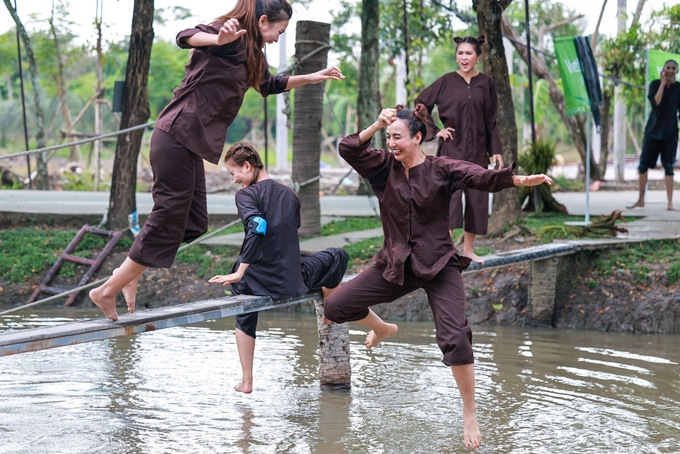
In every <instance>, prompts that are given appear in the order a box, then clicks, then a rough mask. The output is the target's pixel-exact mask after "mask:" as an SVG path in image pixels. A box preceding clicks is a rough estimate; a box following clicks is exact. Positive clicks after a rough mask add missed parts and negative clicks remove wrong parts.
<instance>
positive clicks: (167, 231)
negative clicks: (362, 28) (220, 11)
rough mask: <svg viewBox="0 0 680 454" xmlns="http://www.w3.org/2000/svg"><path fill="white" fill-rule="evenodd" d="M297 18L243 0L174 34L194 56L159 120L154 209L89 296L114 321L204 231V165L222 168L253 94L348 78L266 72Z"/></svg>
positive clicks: (271, 3) (278, 4)
mask: <svg viewBox="0 0 680 454" xmlns="http://www.w3.org/2000/svg"><path fill="white" fill-rule="evenodd" d="M292 12H293V10H292V8H291V6H290V4H289V3H288V2H287V1H286V0H255V1H253V0H239V1H238V3H237V4H236V6H235V7H234V9H233V10H231V11H230V12H228V13H227V14H225V15H223V16H220V17H218V18H217V19H215V20H214V21H213V22H212V23H210V24H208V25H198V26H196V27H195V28H192V29H188V30H184V31H182V32H180V33H179V34H178V35H177V44H178V45H179V46H180V47H182V48H187V49H189V48H190V49H193V51H192V52H191V58H190V60H189V63H188V64H187V65H186V75H185V77H184V79H183V80H182V83H181V85H180V87H179V88H177V89H176V90H175V96H174V98H173V99H172V101H170V103H169V104H168V105H167V106H166V107H165V109H163V111H162V112H161V113H160V115H159V116H158V120H157V121H156V128H155V130H154V133H153V136H152V138H151V150H150V153H149V157H150V160H151V167H152V170H153V175H154V185H153V189H152V195H153V199H154V207H153V210H152V211H151V213H150V214H149V217H148V218H147V220H146V223H145V224H144V226H143V228H142V231H141V232H140V234H139V235H138V236H137V238H136V239H135V242H134V243H133V245H132V247H131V248H130V251H129V253H128V256H127V258H126V259H125V261H124V262H123V263H122V264H121V265H120V267H118V268H116V269H115V270H114V272H113V275H112V276H111V278H110V279H109V280H108V281H106V282H105V283H104V284H103V285H102V286H100V287H98V288H95V289H93V290H91V291H90V299H91V300H92V301H93V302H94V303H95V304H96V305H97V306H98V307H99V308H100V309H101V310H102V311H103V312H104V315H106V316H107V317H108V318H110V319H111V320H117V319H118V314H117V312H116V295H117V294H118V292H120V291H122V292H123V296H124V297H125V301H126V303H127V307H128V311H129V312H134V310H135V298H136V294H137V283H138V281H139V277H140V276H141V274H142V273H143V272H144V271H145V270H146V269H147V268H149V267H156V268H169V267H170V266H172V262H173V261H174V259H175V255H176V254H177V250H178V249H179V246H180V244H181V243H183V242H186V243H189V242H191V241H193V240H195V239H197V238H198V237H200V236H201V235H203V234H204V233H205V232H206V230H207V228H208V211H207V204H206V188H205V169H204V167H203V160H204V159H205V160H207V161H209V162H212V163H214V164H217V163H218V162H219V160H220V157H221V155H222V151H223V148H224V140H225V137H226V133H227V128H228V127H229V125H230V124H231V122H232V121H233V120H234V118H235V117H236V115H237V113H238V110H239V108H240V107H241V103H242V102H243V96H244V95H245V92H246V91H247V90H248V88H249V87H253V88H254V89H255V90H257V91H258V92H260V94H261V95H262V96H267V95H270V94H277V93H281V92H283V91H286V90H291V89H293V88H297V87H301V86H303V85H307V84H317V83H320V82H323V81H326V80H329V79H333V80H339V79H344V76H343V75H342V72H341V71H340V70H339V69H337V68H335V67H330V68H327V69H324V70H321V71H318V72H315V73H312V74H306V75H299V76H286V75H282V74H279V75H272V74H271V73H270V72H269V69H268V65H267V61H266V58H265V55H264V53H263V51H262V48H263V47H264V45H265V44H267V43H274V42H277V41H278V39H279V35H281V34H282V33H283V32H284V31H285V30H286V27H287V26H288V21H289V20H290V17H291V14H292Z"/></svg>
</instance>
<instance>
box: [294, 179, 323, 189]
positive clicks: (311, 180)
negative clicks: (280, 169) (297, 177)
mask: <svg viewBox="0 0 680 454" xmlns="http://www.w3.org/2000/svg"><path fill="white" fill-rule="evenodd" d="M320 179H321V175H317V176H315V177H312V178H310V179H309V180H305V181H303V182H302V183H298V182H297V181H293V191H295V192H296V193H299V192H300V189H302V188H304V187H305V186H307V185H310V184H312V183H314V182H315V181H318V180H320Z"/></svg>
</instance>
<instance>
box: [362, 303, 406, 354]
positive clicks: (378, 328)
mask: <svg viewBox="0 0 680 454" xmlns="http://www.w3.org/2000/svg"><path fill="white" fill-rule="evenodd" d="M357 323H358V324H360V325H364V326H367V327H369V328H371V331H369V333H368V334H367V335H366V340H365V341H364V345H365V346H366V348H373V347H375V346H376V345H378V344H379V343H380V341H381V340H383V339H385V338H387V337H390V336H394V335H395V334H397V331H399V327H398V326H397V325H395V324H393V323H385V321H383V319H381V318H380V317H378V316H377V315H376V314H375V312H373V311H372V310H371V309H369V310H368V315H367V316H366V317H365V318H362V319H361V320H357Z"/></svg>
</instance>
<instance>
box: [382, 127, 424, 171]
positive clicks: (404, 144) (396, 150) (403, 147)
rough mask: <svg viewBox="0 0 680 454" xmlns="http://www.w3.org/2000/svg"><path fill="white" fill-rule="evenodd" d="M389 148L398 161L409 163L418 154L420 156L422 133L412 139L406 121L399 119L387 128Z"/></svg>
mask: <svg viewBox="0 0 680 454" xmlns="http://www.w3.org/2000/svg"><path fill="white" fill-rule="evenodd" d="M386 136H387V148H389V149H390V151H391V152H392V154H394V157H395V158H396V160H397V161H400V162H404V161H406V162H409V161H410V160H411V159H413V157H414V156H415V155H416V154H420V153H421V151H420V138H421V134H420V132H417V133H416V134H415V135H414V136H413V137H411V131H409V129H408V123H407V122H406V120H401V119H397V120H395V121H394V123H392V124H391V125H389V126H388V127H387V128H386Z"/></svg>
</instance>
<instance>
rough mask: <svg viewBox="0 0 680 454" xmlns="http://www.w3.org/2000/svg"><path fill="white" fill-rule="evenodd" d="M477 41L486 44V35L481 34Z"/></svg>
mask: <svg viewBox="0 0 680 454" xmlns="http://www.w3.org/2000/svg"><path fill="white" fill-rule="evenodd" d="M477 42H478V43H479V44H480V45H482V44H484V43H485V42H486V37H485V36H484V35H479V36H478V37H477Z"/></svg>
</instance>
